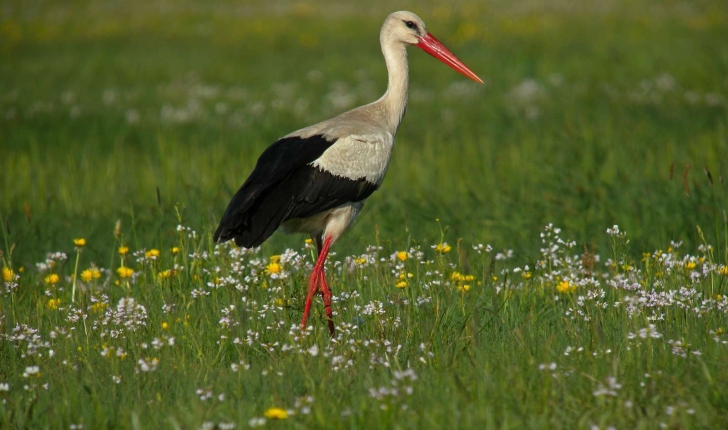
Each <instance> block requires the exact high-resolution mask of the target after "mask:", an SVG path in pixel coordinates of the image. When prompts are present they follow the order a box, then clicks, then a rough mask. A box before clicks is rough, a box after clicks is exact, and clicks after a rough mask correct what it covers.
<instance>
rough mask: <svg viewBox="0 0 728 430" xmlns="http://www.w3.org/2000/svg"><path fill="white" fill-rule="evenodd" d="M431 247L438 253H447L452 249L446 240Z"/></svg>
mask: <svg viewBox="0 0 728 430" xmlns="http://www.w3.org/2000/svg"><path fill="white" fill-rule="evenodd" d="M433 248H434V249H435V252H437V253H438V254H447V253H448V252H450V251H452V247H451V246H450V245H448V244H447V242H443V243H439V244H437V245H435V246H433Z"/></svg>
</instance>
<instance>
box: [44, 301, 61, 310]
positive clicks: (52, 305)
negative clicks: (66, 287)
mask: <svg viewBox="0 0 728 430" xmlns="http://www.w3.org/2000/svg"><path fill="white" fill-rule="evenodd" d="M60 305H61V299H50V300H48V301H47V302H46V308H47V309H50V310H52V311H55V310H56V309H58V306H60Z"/></svg>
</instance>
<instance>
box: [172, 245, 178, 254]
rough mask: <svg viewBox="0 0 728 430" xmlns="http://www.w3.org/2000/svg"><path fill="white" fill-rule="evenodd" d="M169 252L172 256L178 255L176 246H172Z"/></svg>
mask: <svg viewBox="0 0 728 430" xmlns="http://www.w3.org/2000/svg"><path fill="white" fill-rule="evenodd" d="M171 251H172V255H177V254H178V253H179V248H178V247H176V246H173V247H172V249H171Z"/></svg>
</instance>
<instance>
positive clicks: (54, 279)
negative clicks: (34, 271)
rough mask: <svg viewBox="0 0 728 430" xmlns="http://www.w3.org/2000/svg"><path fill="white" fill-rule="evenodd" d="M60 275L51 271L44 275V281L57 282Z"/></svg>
mask: <svg viewBox="0 0 728 430" xmlns="http://www.w3.org/2000/svg"><path fill="white" fill-rule="evenodd" d="M59 279H60V277H59V276H58V275H56V274H55V273H51V274H50V275H48V276H46V277H45V279H44V280H45V283H46V284H48V285H53V284H57V283H58V280H59Z"/></svg>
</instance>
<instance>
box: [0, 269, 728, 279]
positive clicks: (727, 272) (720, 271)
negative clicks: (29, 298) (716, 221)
mask: <svg viewBox="0 0 728 430" xmlns="http://www.w3.org/2000/svg"><path fill="white" fill-rule="evenodd" d="M3 270H4V269H3ZM718 274H719V275H723V276H728V266H723V267H721V268H719V269H718ZM6 280H7V279H6Z"/></svg>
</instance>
